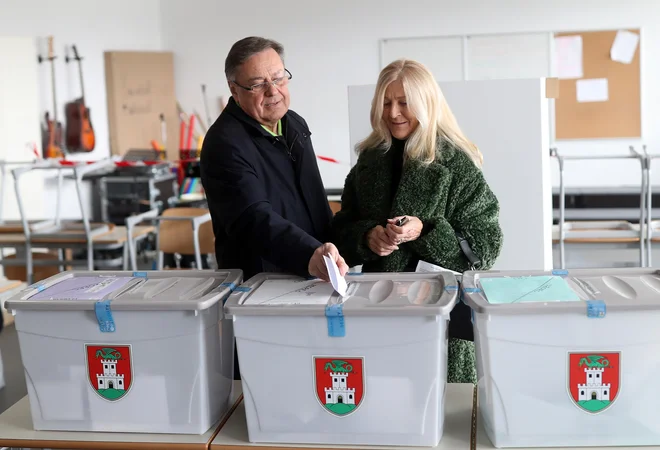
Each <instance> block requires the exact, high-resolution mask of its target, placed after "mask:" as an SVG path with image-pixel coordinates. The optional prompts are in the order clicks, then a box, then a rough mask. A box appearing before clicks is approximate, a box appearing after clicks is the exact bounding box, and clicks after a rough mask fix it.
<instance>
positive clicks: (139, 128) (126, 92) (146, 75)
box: [104, 51, 179, 160]
mask: <svg viewBox="0 0 660 450" xmlns="http://www.w3.org/2000/svg"><path fill="white" fill-rule="evenodd" d="M104 56H105V80H106V92H107V98H108V126H109V131H110V153H111V154H112V155H124V154H125V153H126V152H127V151H128V150H130V149H148V148H152V146H151V141H152V140H155V141H157V142H159V143H161V144H163V142H162V137H161V136H162V133H161V121H160V115H161V114H163V115H164V117H165V123H166V136H165V137H166V139H167V142H166V145H165V149H166V150H167V159H169V160H175V159H178V157H179V152H178V148H177V147H178V145H179V115H178V110H177V104H176V93H175V88H174V56H173V54H172V53H171V52H135V51H127V52H105V55H104Z"/></svg>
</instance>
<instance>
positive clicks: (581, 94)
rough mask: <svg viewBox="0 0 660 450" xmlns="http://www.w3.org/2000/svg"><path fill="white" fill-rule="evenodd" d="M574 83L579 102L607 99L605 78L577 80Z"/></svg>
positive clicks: (603, 100)
mask: <svg viewBox="0 0 660 450" xmlns="http://www.w3.org/2000/svg"><path fill="white" fill-rule="evenodd" d="M575 85H576V91H577V101H578V102H579V103H586V102H606V101H607V100H608V99H609V93H608V86H607V78H592V79H586V80H577V81H576V82H575Z"/></svg>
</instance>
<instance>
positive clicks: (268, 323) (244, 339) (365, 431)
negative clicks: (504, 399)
mask: <svg viewBox="0 0 660 450" xmlns="http://www.w3.org/2000/svg"><path fill="white" fill-rule="evenodd" d="M346 281H347V284H348V289H347V291H346V295H345V297H343V298H342V297H340V296H339V294H338V293H337V292H335V291H334V289H333V287H332V285H331V284H330V283H326V282H324V281H321V280H318V279H314V280H307V279H302V278H295V277H290V276H286V275H276V274H259V275H257V276H255V277H253V278H251V279H250V280H248V281H247V282H246V283H244V284H243V285H241V286H239V287H237V288H236V290H235V291H234V293H233V294H232V295H231V296H230V298H229V299H228V300H227V302H226V303H225V315H226V316H227V317H231V318H232V320H233V322H234V333H235V336H236V345H237V350H238V358H239V366H240V371H241V380H242V387H243V395H244V401H245V411H246V421H247V426H248V435H249V440H250V442H255V443H256V442H270V443H289V444H298V443H300V444H302V443H306V444H314V443H316V444H345V445H370V444H373V445H406V446H419V445H425V446H434V445H437V444H438V442H439V441H440V439H441V437H442V431H443V421H444V395H445V386H446V379H447V376H446V371H447V321H448V320H449V313H450V311H451V310H452V308H453V306H454V304H455V301H456V298H457V296H458V292H457V290H458V286H457V282H456V278H455V277H454V275H452V274H450V273H370V274H368V273H365V274H348V275H347V276H346Z"/></svg>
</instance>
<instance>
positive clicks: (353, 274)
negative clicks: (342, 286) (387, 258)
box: [346, 272, 364, 277]
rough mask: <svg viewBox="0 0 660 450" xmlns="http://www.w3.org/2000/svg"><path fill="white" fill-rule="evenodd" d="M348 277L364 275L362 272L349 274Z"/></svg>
mask: <svg viewBox="0 0 660 450" xmlns="http://www.w3.org/2000/svg"><path fill="white" fill-rule="evenodd" d="M346 275H347V276H348V275H351V276H354V277H355V276H359V275H364V273H362V272H348V273H347V274H346Z"/></svg>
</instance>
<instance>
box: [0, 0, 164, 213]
mask: <svg viewBox="0 0 660 450" xmlns="http://www.w3.org/2000/svg"><path fill="white" fill-rule="evenodd" d="M159 9H160V2H159V1H158V0H139V1H131V0H114V1H112V2H97V1H89V0H53V1H46V0H2V3H1V5H0V36H20V37H33V38H35V40H36V46H37V48H38V49H39V50H40V51H41V52H42V54H44V55H46V54H47V53H46V52H47V50H48V48H47V41H46V38H47V37H48V36H49V35H52V36H53V38H54V47H55V48H54V50H55V55H56V56H57V57H58V59H56V61H55V70H56V73H55V78H56V83H57V100H58V119H59V120H60V121H63V119H64V105H65V104H66V103H67V102H69V101H71V100H73V99H75V98H77V97H79V96H80V81H79V77H78V66H77V64H76V63H75V61H72V62H69V64H66V62H65V60H64V56H65V53H64V50H65V47H70V46H71V45H72V44H75V45H76V47H77V49H78V53H79V54H80V56H82V57H83V58H84V59H83V77H84V83H85V97H86V98H85V100H86V103H87V106H88V107H89V108H90V109H91V120H92V125H93V127H94V131H95V134H96V149H95V150H94V151H93V152H91V153H87V154H84V153H81V154H75V155H73V156H72V157H71V159H77V160H80V159H87V160H98V159H101V158H104V157H107V156H108V155H109V154H110V151H109V138H108V114H107V103H106V93H105V72H104V62H103V52H104V51H107V50H161V27H160V15H159V14H160V13H159ZM69 55H70V56H71V52H70V50H69ZM31 56H33V57H34V59H35V60H36V58H37V54H36V53H35V54H34V55H31ZM2 58H3V55H2V54H0V64H3V62H2ZM37 69H38V82H37V85H35V86H34V89H36V90H38V92H39V110H40V111H39V115H38V117H34V120H35V121H36V122H35V123H37V126H39V125H38V124H39V122H40V121H43V114H44V112H45V111H46V109H47V110H48V111H52V104H53V103H52V97H51V79H50V66H49V64H47V63H42V64H40V65H39V66H38V68H37ZM3 100H5V99H0V102H2V101H3ZM23 150H24V147H23V146H21V147H19V148H17V149H14V148H12V149H2V152H3V153H4V152H14V151H17V152H22V151H23ZM48 186H49V187H50V188H52V186H54V184H53V185H51V184H50V183H47V187H48ZM28 187H29V186H28ZM50 188H49V189H50ZM65 192H66V194H71V195H75V190H74V189H73V185H72V183H70V182H69V183H67V185H66V186H65ZM53 193H54V191H53V190H52V189H51V190H47V191H46V192H44V196H45V200H46V203H47V206H48V207H50V208H51V209H52V210H53V211H54V195H51V194H53ZM87 194H88V195H89V192H87ZM79 210H80V209H79V208H78V207H77V203H73V202H65V206H64V211H63V212H64V217H80V212H79Z"/></svg>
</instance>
